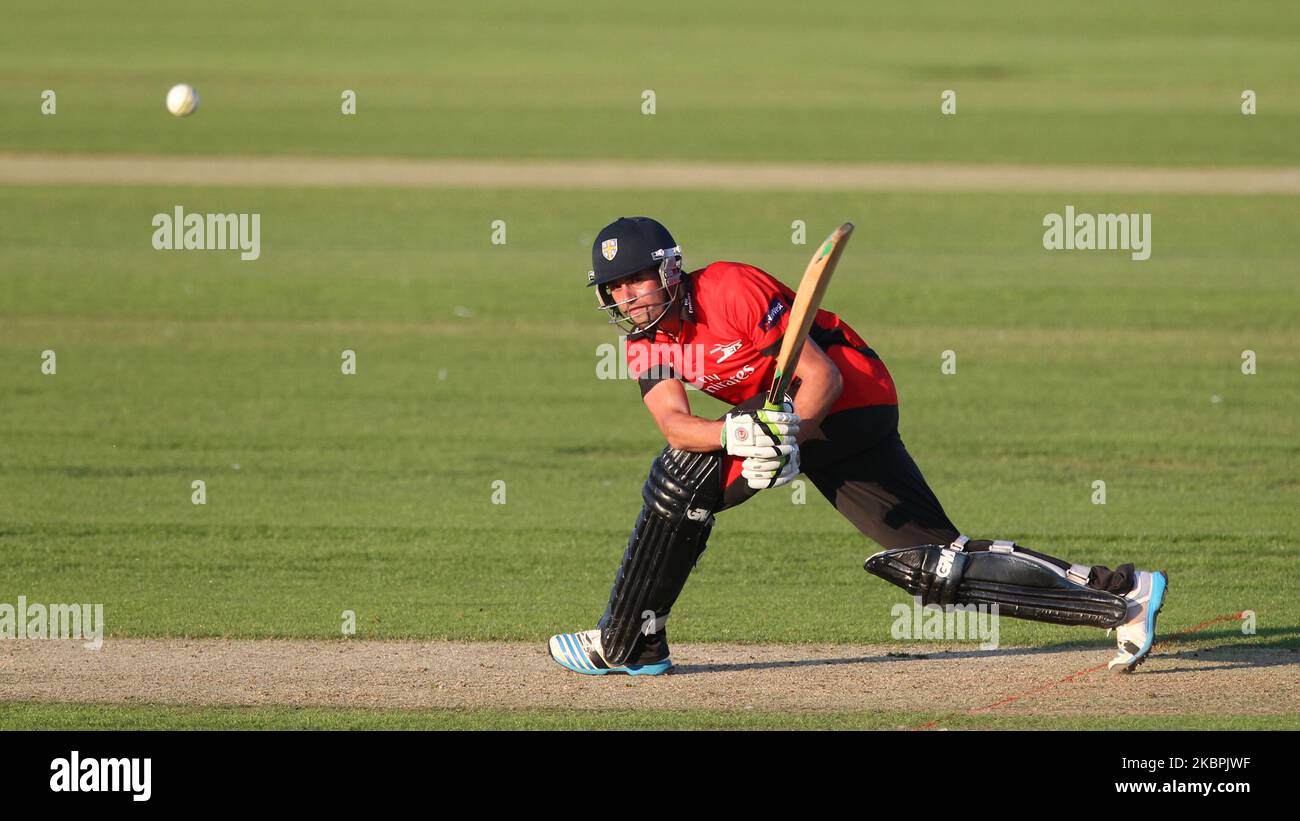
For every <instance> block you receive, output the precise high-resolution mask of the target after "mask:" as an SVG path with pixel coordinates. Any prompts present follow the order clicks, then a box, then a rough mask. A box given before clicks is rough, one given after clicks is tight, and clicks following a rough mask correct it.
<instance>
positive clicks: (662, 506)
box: [642, 447, 722, 521]
mask: <svg viewBox="0 0 1300 821" xmlns="http://www.w3.org/2000/svg"><path fill="white" fill-rule="evenodd" d="M721 468H722V455H721V454H720V453H718V452H711V453H692V452H690V451H684V450H677V449H676V448H671V447H668V448H664V449H663V452H662V453H660V454H659V456H658V457H657V458H656V459H655V461H654V464H652V465H651V466H650V476H649V477H648V478H647V479H646V483H645V487H644V488H643V490H642V496H643V497H644V500H645V503H646V505H647V506H649V507H651V508H653V509H654V510H655V511H656V512H658V513H660V514H661V515H664V516H667V517H668V518H670V519H674V520H676V519H680V518H683V517H685V518H687V519H690V520H692V521H703V520H705V519H707V518H708V517H709V516H710V515H711V514H713V513H714V512H716V511H717V510H718V508H719V507H720V503H721V497H722V479H721Z"/></svg>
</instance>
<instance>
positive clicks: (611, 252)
mask: <svg viewBox="0 0 1300 821" xmlns="http://www.w3.org/2000/svg"><path fill="white" fill-rule="evenodd" d="M600 255H601V256H603V257H604V258H605V259H609V260H612V259H613V258H614V257H616V256H618V238H617V237H615V238H614V239H607V240H605V241H604V242H602V243H601V244H600Z"/></svg>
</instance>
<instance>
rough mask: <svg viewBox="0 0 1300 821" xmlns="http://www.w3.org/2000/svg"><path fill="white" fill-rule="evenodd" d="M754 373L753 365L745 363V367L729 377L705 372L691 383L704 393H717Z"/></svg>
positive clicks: (737, 383)
mask: <svg viewBox="0 0 1300 821" xmlns="http://www.w3.org/2000/svg"><path fill="white" fill-rule="evenodd" d="M754 373H755V370H754V366H753V365H746V366H745V367H743V368H741V369H740V370H738V371H736V373H735V374H734V375H733V376H732V377H731V378H729V379H723V378H722V377H721V376H715V375H714V374H709V373H706V374H704V375H702V376H701V377H700V378H699V379H698V380H696V381H695V382H694V383H693V384H694V385H695V387H697V388H699V389H700V390H702V391H704V392H705V393H717V392H718V391H720V390H722V389H723V388H729V387H731V386H732V385H739V384H740V383H741V382H744V381H745V380H746V379H748V378H749V377H751V376H753V375H754Z"/></svg>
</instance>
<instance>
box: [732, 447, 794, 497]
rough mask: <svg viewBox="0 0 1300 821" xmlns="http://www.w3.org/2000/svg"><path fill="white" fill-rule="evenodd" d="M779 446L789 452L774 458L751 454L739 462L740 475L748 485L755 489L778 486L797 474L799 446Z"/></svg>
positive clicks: (786, 482)
mask: <svg viewBox="0 0 1300 821" xmlns="http://www.w3.org/2000/svg"><path fill="white" fill-rule="evenodd" d="M780 447H781V449H782V450H786V449H788V450H789V452H788V453H785V454H783V455H781V456H778V457H775V458H771V457H763V456H751V457H749V458H748V459H746V460H745V461H744V462H742V463H741V466H740V467H741V471H740V475H741V476H744V477H745V479H746V481H748V482H749V486H750V487H752V488H754V489H755V490H766V489H768V488H774V487H780V486H781V485H784V484H788V483H789V482H791V481H793V480H794V477H796V476H798V475H799V446H798V445H781V446H780Z"/></svg>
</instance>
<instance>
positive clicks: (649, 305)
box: [609, 269, 668, 326]
mask: <svg viewBox="0 0 1300 821" xmlns="http://www.w3.org/2000/svg"><path fill="white" fill-rule="evenodd" d="M609 295H610V296H612V297H613V298H614V301H615V302H618V303H620V304H621V306H622V310H623V313H625V314H627V315H628V316H629V317H631V319H632V321H633V322H635V323H636V324H637V325H640V326H646V325H649V324H650V323H651V322H654V321H655V320H657V319H658V318H659V316H660V315H661V314H663V312H664V311H665V310H667V306H668V292H667V291H665V290H664V287H663V284H662V283H661V282H660V281H659V272H658V271H656V270H653V269H652V270H649V271H642V272H641V273H639V274H632V275H631V276H626V277H623V278H622V279H616V280H614V281H613V282H611V283H610V284H609Z"/></svg>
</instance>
